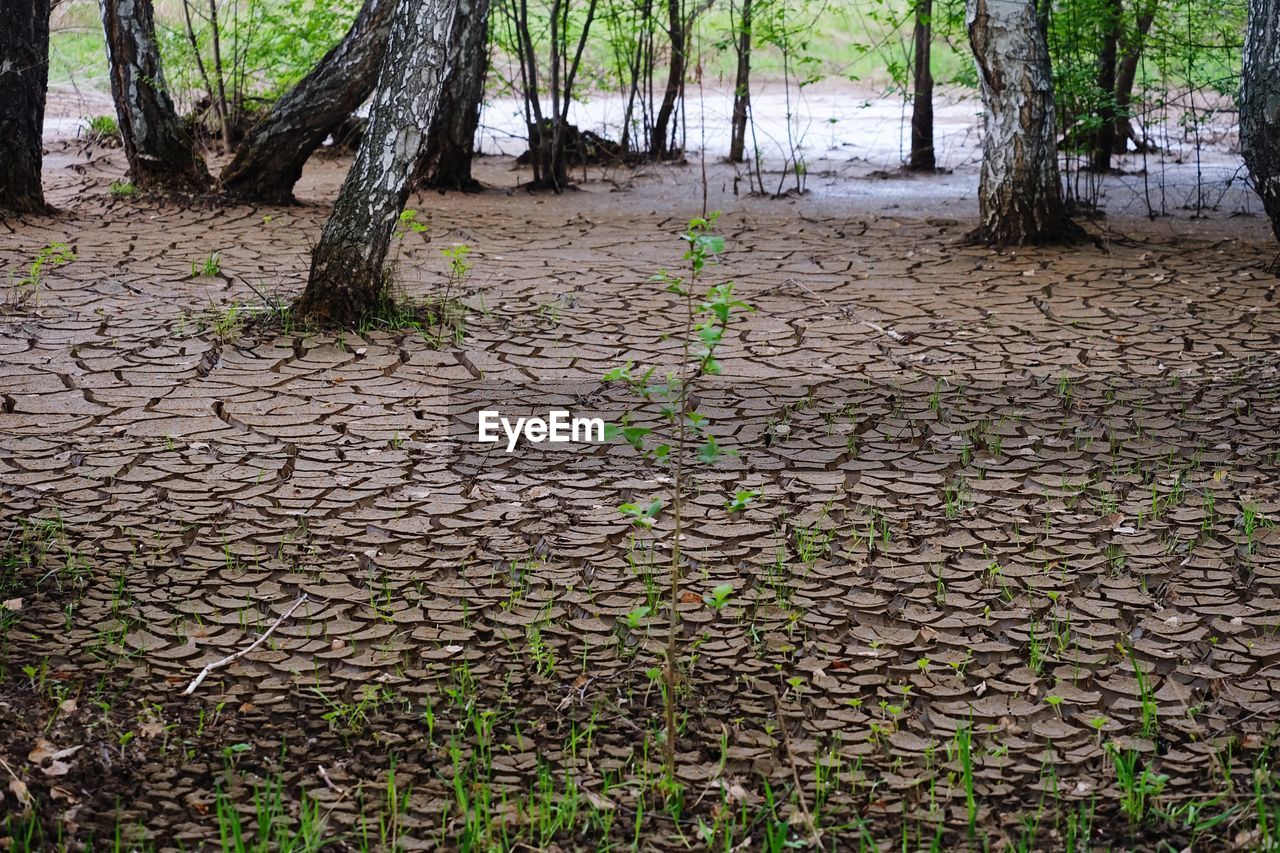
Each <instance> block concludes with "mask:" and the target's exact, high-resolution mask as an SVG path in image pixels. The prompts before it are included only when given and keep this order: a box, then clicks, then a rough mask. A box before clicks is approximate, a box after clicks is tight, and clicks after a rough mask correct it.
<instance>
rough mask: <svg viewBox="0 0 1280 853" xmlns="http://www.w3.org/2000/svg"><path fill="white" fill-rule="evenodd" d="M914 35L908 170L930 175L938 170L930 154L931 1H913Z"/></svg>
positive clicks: (931, 153)
mask: <svg viewBox="0 0 1280 853" xmlns="http://www.w3.org/2000/svg"><path fill="white" fill-rule="evenodd" d="M915 6H916V8H915V13H916V25H915V32H914V42H915V57H914V59H915V68H914V71H915V73H914V75H913V78H914V79H913V80H912V83H913V88H914V90H915V91H914V92H913V93H912V96H911V159H910V161H908V163H907V168H908V169H910V170H911V171H913V172H932V171H934V170H936V169H937V168H938V161H937V158H936V157H935V156H934V152H933V69H932V68H931V67H930V64H929V60H930V59H931V58H932V57H931V53H932V48H933V0H916V4H915Z"/></svg>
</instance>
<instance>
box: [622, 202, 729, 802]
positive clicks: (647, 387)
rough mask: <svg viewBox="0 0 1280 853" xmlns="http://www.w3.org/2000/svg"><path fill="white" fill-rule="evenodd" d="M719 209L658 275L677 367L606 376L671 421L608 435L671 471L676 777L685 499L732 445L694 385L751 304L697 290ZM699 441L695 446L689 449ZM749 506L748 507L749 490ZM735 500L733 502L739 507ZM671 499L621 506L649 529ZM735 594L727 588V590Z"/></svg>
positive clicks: (718, 245)
mask: <svg viewBox="0 0 1280 853" xmlns="http://www.w3.org/2000/svg"><path fill="white" fill-rule="evenodd" d="M718 215H719V214H712V215H710V216H708V217H699V218H694V219H691V220H690V221H689V224H688V226H687V227H686V228H685V230H684V232H683V233H682V234H681V235H680V237H681V239H682V240H684V241H685V244H686V248H685V252H684V257H683V260H684V261H685V262H687V263H688V265H689V269H688V274H687V276H679V275H673V274H672V273H669V272H667V271H666V270H662V271H660V272H659V273H658V274H657V275H655V276H653V278H652V280H653V281H656V282H658V283H659V284H662V285H663V286H664V288H665V290H666V291H667V292H668V293H671V294H674V295H675V296H676V297H677V300H678V302H679V303H681V304H682V306H683V308H684V311H683V315H684V316H683V320H684V323H683V330H682V331H683V335H682V339H683V346H682V359H681V362H680V367H679V369H678V371H677V372H675V373H669V374H667V375H666V376H665V377H661V376H655V375H654V373H655V371H654V369H653V368H649V369H648V370H646V371H643V372H640V373H636V372H633V368H634V364H633V363H632V362H627V363H626V364H624V365H623V366H621V367H617V368H614V369H613V370H610V371H609V372H608V373H606V374H605V381H607V382H623V383H625V384H626V385H627V386H629V387H630V388H631V389H632V390H633V391H635V392H637V393H638V395H639V396H640V398H641V399H643V400H646V401H657V402H658V403H660V405H661V417H662V420H663V421H665V426H666V431H667V435H666V437H665V439H662V438H661V433H659V432H655V428H654V427H647V426H637V425H635V424H633V423H632V422H631V420H632V418H633V415H632V413H627V414H626V415H624V417H623V422H622V424H621V425H615V424H610V425H609V426H608V427H607V428H606V431H605V435H606V438H615V437H622V438H623V439H624V440H625V441H626V442H627V443H628V444H630V445H631V446H632V447H634V448H635V449H636V450H638V451H640V452H641V453H642V454H643V455H644V456H645V457H646V458H648V459H650V460H652V461H654V462H656V463H658V464H660V465H664V466H667V467H668V468H669V469H670V470H671V472H672V484H671V490H670V497H671V500H670V506H671V514H672V518H673V523H674V527H673V532H672V535H671V539H670V548H669V550H670V553H671V562H670V572H669V581H670V597H669V601H668V608H669V609H668V613H669V614H670V617H669V619H668V631H667V643H666V667H665V670H664V672H663V674H662V690H663V706H664V717H665V722H666V739H665V741H664V743H663V749H664V757H665V765H666V771H667V773H666V775H667V778H668V779H669V780H671V781H674V773H675V747H676V743H675V742H676V734H677V727H676V711H675V702H676V692H677V687H678V664H677V651H678V649H677V637H678V636H679V624H680V613H679V609H678V606H679V604H680V601H681V595H680V590H681V581H682V578H683V566H682V550H681V540H682V538H683V532H684V500H685V490H686V489H687V488H688V473H689V471H688V467H689V466H690V465H691V464H692V463H694V462H696V463H699V464H702V465H711V464H714V463H715V462H716V461H717V460H718V459H719V458H720V457H721V456H723V455H724V453H725V451H724V450H723V449H722V448H721V447H720V445H719V443H718V442H717V440H716V437H715V435H714V434H713V433H712V432H711V429H710V426H711V425H710V421H709V420H708V418H707V417H706V416H705V415H703V414H702V413H700V412H699V411H697V409H696V408H695V407H694V394H693V392H694V389H695V388H696V386H697V384H698V382H699V380H701V379H703V378H705V377H707V376H715V375H718V374H719V373H720V362H719V361H718V360H717V359H716V350H717V349H718V348H719V346H720V344H721V343H722V341H723V340H724V335H725V331H726V330H727V329H728V327H729V322H730V319H731V317H732V316H733V313H734V312H735V311H736V310H738V309H746V308H749V306H748V305H747V304H746V303H745V302H742V301H740V300H737V299H735V298H734V296H733V282H731V281H726V282H724V283H722V284H717V285H713V286H711V287H710V288H709V289H708V290H707V291H706V296H705V297H702V298H699V297H698V296H696V295H695V291H696V289H697V288H698V285H699V278H700V276H701V275H702V273H703V270H704V269H705V268H706V266H707V264H708V263H711V262H714V260H715V258H716V257H717V256H718V255H719V254H721V253H722V252H723V251H724V238H723V237H720V236H718V235H716V234H714V233H713V231H712V229H713V227H714V225H715V222H716V219H717V217H718ZM695 443H696V447H697V449H696V451H694V452H693V453H692V458H689V457H690V450H691V448H692V447H693V446H694V445H695ZM742 497H743V499H744V500H743V501H742V503H743V505H745V497H746V496H745V495H742ZM733 503H734V502H733V501H730V502H729V506H732V505H733ZM664 506H665V504H664V503H663V502H662V501H660V500H659V499H654V500H653V501H652V502H650V503H649V504H648V506H647V507H644V508H641V506H640V505H639V504H634V503H633V504H624V506H623V508H622V509H621V511H622V512H623V514H624V515H626V516H628V517H629V518H631V519H632V520H633V522H636V523H637V524H638V525H639V526H641V527H645V528H650V527H652V526H653V524H654V522H655V521H656V519H657V518H658V516H659V514H660V513H661V512H662V511H663V509H664ZM725 595H726V596H727V595H728V592H727V591H726V592H725Z"/></svg>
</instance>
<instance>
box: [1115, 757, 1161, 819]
mask: <svg viewBox="0 0 1280 853" xmlns="http://www.w3.org/2000/svg"><path fill="white" fill-rule="evenodd" d="M1106 751H1107V754H1108V755H1109V756H1111V762H1112V764H1113V765H1115V771H1116V785H1117V787H1119V789H1120V810H1121V811H1123V812H1124V814H1125V815H1126V816H1127V817H1128V818H1129V821H1130V823H1132V824H1134V825H1137V824H1140V823H1142V822H1143V821H1144V820H1145V819H1146V817H1147V813H1148V811H1149V810H1150V808H1151V804H1152V801H1153V800H1154V799H1156V798H1157V797H1159V796H1160V794H1161V793H1163V791H1164V787H1165V784H1166V783H1167V782H1168V781H1169V777H1168V776H1165V775H1163V774H1160V773H1156V772H1155V771H1153V770H1152V769H1151V768H1150V767H1148V766H1147V765H1145V764H1142V759H1141V756H1140V755H1139V754H1138V752H1137V751H1136V750H1132V749H1130V750H1122V749H1121V748H1120V747H1119V746H1118V745H1117V744H1116V743H1115V742H1114V741H1111V742H1109V743H1107V745H1106ZM1140 765H1141V766H1140Z"/></svg>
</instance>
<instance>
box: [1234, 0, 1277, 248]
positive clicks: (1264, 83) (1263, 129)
mask: <svg viewBox="0 0 1280 853" xmlns="http://www.w3.org/2000/svg"><path fill="white" fill-rule="evenodd" d="M1240 152H1241V153H1242V154H1243V155H1244V163H1245V165H1246V166H1248V167H1249V174H1250V175H1251V176H1252V178H1253V188H1254V190H1255V191H1256V192H1257V193H1258V195H1259V196H1260V197H1261V198H1262V207H1263V209H1264V210H1266V212H1267V216H1268V217H1269V218H1270V219H1271V228H1272V230H1273V231H1275V234H1276V237H1277V238H1278V239H1280V0H1249V24H1248V27H1247V28H1246V30H1245V39H1244V73H1243V75H1242V76H1241V81H1240Z"/></svg>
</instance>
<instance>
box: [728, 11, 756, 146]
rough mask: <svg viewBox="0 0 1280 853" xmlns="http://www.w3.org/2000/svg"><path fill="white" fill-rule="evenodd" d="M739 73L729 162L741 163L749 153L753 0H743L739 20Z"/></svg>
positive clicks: (735, 83)
mask: <svg viewBox="0 0 1280 853" xmlns="http://www.w3.org/2000/svg"><path fill="white" fill-rule="evenodd" d="M737 53H738V74H737V80H736V81H735V82H734V85H733V126H732V129H731V130H732V132H731V134H730V136H729V162H731V163H741V162H742V161H743V160H744V159H746V153H747V119H748V117H749V115H750V111H751V0H742V18H741V20H739V22H738V45H737Z"/></svg>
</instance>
